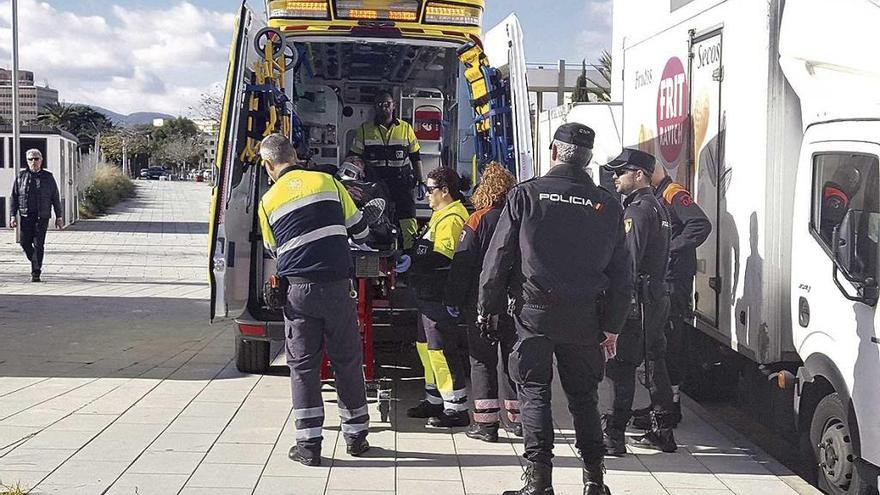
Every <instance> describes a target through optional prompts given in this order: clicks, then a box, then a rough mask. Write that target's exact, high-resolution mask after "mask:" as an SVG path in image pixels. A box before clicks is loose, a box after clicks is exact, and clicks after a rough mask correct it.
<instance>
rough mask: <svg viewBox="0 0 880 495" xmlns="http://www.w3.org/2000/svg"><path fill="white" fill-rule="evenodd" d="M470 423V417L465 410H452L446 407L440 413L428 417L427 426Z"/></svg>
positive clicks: (449, 426) (450, 425) (451, 425)
mask: <svg viewBox="0 0 880 495" xmlns="http://www.w3.org/2000/svg"><path fill="white" fill-rule="evenodd" d="M469 424H471V417H470V416H469V415H468V412H467V411H453V410H452V409H447V410H445V411H443V412H441V413H440V414H438V415H436V416H433V417H430V418H428V426H436V427H438V428H454V427H459V426H467V425H469Z"/></svg>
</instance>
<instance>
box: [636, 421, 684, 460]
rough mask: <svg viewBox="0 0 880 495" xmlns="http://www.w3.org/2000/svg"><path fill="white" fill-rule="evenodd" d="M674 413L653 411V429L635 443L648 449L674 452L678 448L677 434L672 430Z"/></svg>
mask: <svg viewBox="0 0 880 495" xmlns="http://www.w3.org/2000/svg"><path fill="white" fill-rule="evenodd" d="M672 420H673V418H672V413H660V412H656V411H651V429H650V430H648V431H646V432H645V434H644V435H643V436H641V437H639V438H638V439H636V441H635V445H638V446H639V447H642V448H646V449H653V450H660V451H662V452H666V453H672V452H675V451H676V450H678V445H676V444H675V434H674V433H673V431H672V424H673V423H672Z"/></svg>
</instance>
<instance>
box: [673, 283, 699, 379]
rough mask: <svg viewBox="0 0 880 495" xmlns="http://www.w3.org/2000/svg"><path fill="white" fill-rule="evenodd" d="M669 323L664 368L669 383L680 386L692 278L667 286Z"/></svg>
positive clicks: (690, 303)
mask: <svg viewBox="0 0 880 495" xmlns="http://www.w3.org/2000/svg"><path fill="white" fill-rule="evenodd" d="M669 285H670V287H671V289H672V290H671V291H670V293H669V322H668V323H667V324H666V366H667V367H668V369H669V382H670V383H671V384H672V385H680V384H681V381H682V380H683V379H684V369H685V360H686V359H687V357H686V356H685V355H684V335H685V328H686V327H685V326H686V325H687V323H685V322H686V321H690V319H691V317H692V315H693V292H694V278H693V277H685V278H679V279H676V280H674V281H672V283H670V284H669Z"/></svg>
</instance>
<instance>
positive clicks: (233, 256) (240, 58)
mask: <svg viewBox="0 0 880 495" xmlns="http://www.w3.org/2000/svg"><path fill="white" fill-rule="evenodd" d="M265 26H266V23H265V21H264V20H262V19H260V18H258V17H257V16H255V15H254V13H253V12H252V11H251V10H250V9H249V8H248V7H247V6H246V5H245V3H244V2H242V5H241V10H240V11H239V15H238V18H237V20H236V26H235V32H234V36H233V43H232V47H231V49H230V53H229V68H228V71H227V76H226V89H225V92H224V96H223V109H222V113H221V119H220V135H219V138H218V140H217V161H216V163H215V164H214V166H215V167H216V169H215V171H214V172H215V175H214V176H215V177H216V181H215V184H214V189H213V194H212V198H211V210H210V224H209V227H208V238H209V243H210V244H209V246H208V250H209V257H208V260H209V265H210V266H209V276H208V277H209V280H210V286H211V321H214V320H215V319H218V318H219V319H223V318H227V317H233V318H234V317H237V316H239V315H240V314H241V313H242V311H244V309H245V307H246V305H247V301H248V295H249V289H250V284H251V282H250V272H251V255H252V251H253V248H252V242H251V241H252V239H253V238H254V234H256V233H258V232H259V229H258V227H257V226H256V215H255V210H254V209H255V208H256V205H257V201H256V200H257V197H256V196H257V191H256V186H257V179H258V178H259V170H255V169H256V168H258V167H254V166H245V164H243V163H242V162H241V160H240V159H239V156H238V153H239V150H240V149H241V143H243V142H244V139H245V138H246V135H245V130H246V129H244V127H243V125H242V122H243V121H246V119H247V117H246V114H245V115H243V113H244V112H243V110H244V109H245V105H246V104H247V102H246V101H245V98H246V94H245V91H244V88H245V85H246V84H248V83H249V82H252V81H251V80H252V78H253V71H252V70H251V68H252V67H253V62H254V61H255V59H256V57H258V55H257V52H256V50H253V49H252V44H253V37H254V34H255V33H256V32H257V31H259V30H260V29H261V28H263V27H265Z"/></svg>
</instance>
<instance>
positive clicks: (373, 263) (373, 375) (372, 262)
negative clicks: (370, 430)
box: [321, 248, 397, 423]
mask: <svg viewBox="0 0 880 495" xmlns="http://www.w3.org/2000/svg"><path fill="white" fill-rule="evenodd" d="M396 253H397V252H396V251H390V250H389V251H363V250H360V249H355V248H353V249H352V256H353V258H354V265H355V282H356V283H355V287H354V289H353V290H355V291H356V292H357V301H358V302H357V315H358V330H359V331H360V334H361V343H362V346H363V353H364V379H365V380H366V383H367V390H368V391H369V392H375V393H376V398H377V400H378V402H379V413H380V415H381V421H382V422H383V423H384V422H387V421H388V414H389V412H390V410H391V380H390V379H388V378H385V377H382V376H380V375H379V373H377V367H376V358H375V353H374V349H373V309H374V308H376V307H388V306H389V300H388V299H389V295H390V293H391V290H392V289H393V288H394V283H395V275H396V274H395V272H394V267H395V256H396ZM332 379H333V368H332V366H331V364H330V361H329V359H328V358H327V354H326V353H325V354H324V359H323V361H322V363H321V380H332Z"/></svg>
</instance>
